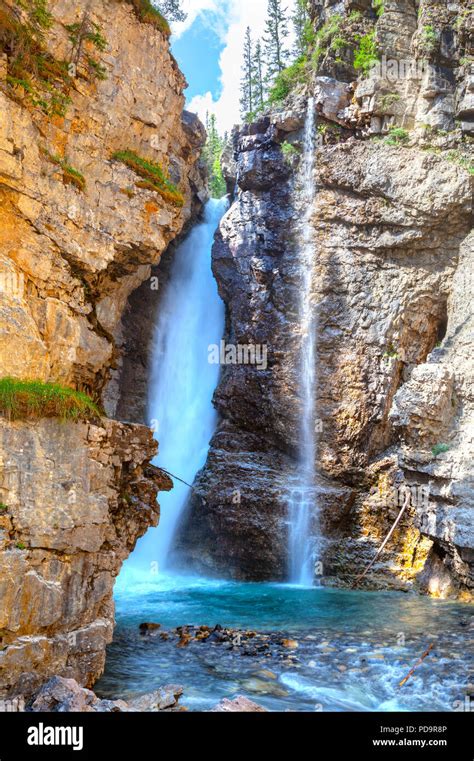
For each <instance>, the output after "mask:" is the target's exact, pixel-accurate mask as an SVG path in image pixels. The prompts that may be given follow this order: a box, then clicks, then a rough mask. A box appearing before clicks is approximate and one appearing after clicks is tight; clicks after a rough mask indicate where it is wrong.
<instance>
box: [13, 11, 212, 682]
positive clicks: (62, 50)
mask: <svg viewBox="0 0 474 761" xmlns="http://www.w3.org/2000/svg"><path fill="white" fill-rule="evenodd" d="M138 6H139V4H137V3H134V2H126V1H125V0H123V1H122V0H120V1H119V0H97V2H94V3H93V4H90V3H87V2H82V1H81V2H77V3H71V2H66V1H63V0H51V1H50V2H48V3H47V4H46V6H45V4H44V3H40V2H32V3H27V4H25V3H20V2H14V0H7V1H6V2H3V0H2V2H1V3H0V197H1V203H0V333H1V344H0V366H1V375H2V377H3V376H11V377H14V378H17V379H31V378H34V379H37V380H40V381H44V382H51V381H54V382H58V383H61V384H63V385H65V386H68V387H72V388H75V389H79V390H82V391H86V392H88V393H89V394H90V395H91V396H92V397H93V398H94V400H95V401H96V402H97V403H98V404H99V405H101V406H102V407H103V408H104V409H105V410H106V412H107V413H108V415H109V416H111V417H113V416H114V413H115V411H116V407H117V402H118V398H119V392H118V386H117V379H118V376H119V374H120V369H121V363H122V354H123V351H122V349H123V337H122V327H121V318H122V314H123V312H124V310H125V307H126V304H127V299H128V297H129V295H130V294H131V293H132V291H134V290H135V289H136V288H138V286H140V284H141V283H144V282H145V281H147V280H148V279H149V277H150V272H151V267H152V266H154V265H156V264H157V263H158V262H159V261H160V258H161V256H162V254H163V253H164V252H165V251H166V250H167V248H168V245H169V244H170V242H171V241H173V240H174V239H176V237H177V236H178V235H179V234H180V233H181V231H182V230H183V229H184V228H185V226H186V225H188V224H189V223H190V222H191V220H192V219H193V218H194V217H195V216H196V215H197V213H198V212H199V209H200V206H201V205H202V201H203V200H204V199H205V195H206V191H205V183H204V179H203V177H202V172H201V168H200V164H199V156H200V149H201V145H202V142H203V139H204V130H203V128H202V126H201V125H200V123H199V122H198V120H197V119H196V118H195V117H193V116H192V115H190V114H187V113H186V112H183V106H184V96H183V89H184V87H185V84H186V83H185V81H184V78H183V76H182V74H181V72H180V71H179V69H178V67H177V64H176V62H175V60H174V59H173V57H172V55H171V53H170V50H169V42H168V34H167V31H168V30H167V27H166V24H165V22H164V20H163V19H161V17H159V16H158V15H157V16H156V17H155V16H154V17H151V18H148V17H146V18H145V17H143V16H142V15H141V14H140V13H139V12H138V10H137V9H138ZM148 285H149V288H150V287H151V286H150V283H149V284H148ZM0 423H1V425H0V430H1V433H0V501H1V511H0V522H1V529H0V536H1V542H0V543H1V547H0V565H1V567H2V574H1V591H2V604H1V609H0V619H1V623H0V630H1V631H0V634H1V637H2V650H1V653H0V664H1V676H0V689H1V690H2V691H3V692H4V691H6V690H9V691H10V692H15V691H16V690H21V691H22V692H23V693H24V694H27V693H28V691H30V690H32V689H34V687H35V686H36V684H37V682H38V680H41V679H43V678H45V677H46V676H48V675H51V674H61V675H63V676H68V677H73V678H75V679H77V680H78V681H79V682H80V683H81V684H87V685H90V684H92V683H93V681H94V680H95V679H96V678H97V676H98V675H99V674H100V673H101V671H102V668H103V664H104V658H105V645H106V643H107V642H108V641H110V639H111V633H112V626H113V602H112V588H113V583H114V579H115V577H116V575H117V573H118V571H119V569H120V566H121V563H122V562H123V560H124V559H125V558H126V557H127V555H128V554H129V553H130V552H131V550H132V549H133V547H134V546H135V543H136V541H137V539H138V537H139V536H141V535H142V534H143V533H144V532H145V531H146V529H147V528H148V527H149V526H150V525H156V522H157V520H158V514H159V508H158V505H157V503H156V495H157V491H158V490H159V489H169V488H171V483H170V481H169V479H167V478H166V477H165V476H164V475H163V474H162V473H161V472H160V471H158V470H157V469H154V468H153V467H152V466H150V464H149V463H150V460H151V459H152V458H153V456H154V455H155V454H156V444H155V443H154V441H153V439H152V435H151V432H150V431H149V429H147V428H145V427H142V426H138V425H129V424H123V423H120V422H115V421H112V420H110V419H107V418H105V417H103V418H102V419H97V420H92V421H90V422H78V423H74V422H62V421H60V420H58V419H45V418H41V416H39V417H38V416H36V418H35V419H32V420H21V419H20V420H15V421H13V420H9V419H8V418H6V417H5V418H3V419H2V420H1V421H0Z"/></svg>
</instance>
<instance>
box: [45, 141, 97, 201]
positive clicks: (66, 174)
mask: <svg viewBox="0 0 474 761" xmlns="http://www.w3.org/2000/svg"><path fill="white" fill-rule="evenodd" d="M40 151H41V153H42V154H43V156H44V157H45V158H46V159H47V160H48V161H49V162H51V164H55V165H56V166H58V167H60V169H61V170H62V180H63V182H64V184H65V185H74V187H76V188H77V189H78V190H80V191H81V192H84V190H85V189H86V178H85V177H84V175H83V174H82V172H80V171H79V170H78V169H75V168H74V167H73V166H71V164H69V163H68V161H67V159H63V158H61V156H56V155H55V154H53V153H50V151H48V149H47V148H40Z"/></svg>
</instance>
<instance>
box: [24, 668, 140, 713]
mask: <svg viewBox="0 0 474 761" xmlns="http://www.w3.org/2000/svg"><path fill="white" fill-rule="evenodd" d="M30 710H32V711H35V712H36V711H38V712H41V711H45V712H53V713H93V712H98V713H116V712H119V713H121V712H124V711H127V710H128V706H127V703H126V702H125V701H123V700H100V699H99V698H98V697H97V696H96V695H95V693H94V692H92V690H87V689H86V688H84V687H81V686H80V685H79V684H78V683H77V682H76V681H75V680H74V679H65V678H63V677H60V676H55V677H52V678H51V679H49V680H48V681H47V682H46V683H45V684H44V685H43V686H42V687H41V689H40V690H39V692H38V694H37V695H36V697H35V699H34V700H33V702H32V703H31V705H30Z"/></svg>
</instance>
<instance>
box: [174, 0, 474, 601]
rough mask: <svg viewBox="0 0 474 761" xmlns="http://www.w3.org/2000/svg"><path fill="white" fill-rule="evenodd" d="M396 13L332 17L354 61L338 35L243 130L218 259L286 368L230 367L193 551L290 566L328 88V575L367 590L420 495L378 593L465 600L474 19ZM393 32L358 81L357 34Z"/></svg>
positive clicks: (279, 569) (240, 305)
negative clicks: (306, 244)
mask: <svg viewBox="0 0 474 761" xmlns="http://www.w3.org/2000/svg"><path fill="white" fill-rule="evenodd" d="M384 5H385V10H384V13H383V14H382V15H381V16H380V17H379V18H378V17H377V16H376V15H375V13H374V12H373V11H372V10H371V8H370V3H348V4H346V6H347V7H346V9H345V10H341V7H340V6H339V5H338V6H337V7H336V6H333V5H332V4H330V3H325V4H324V6H323V7H322V8H321V7H320V6H319V8H318V9H316V7H315V9H314V10H315V29H316V30H320V29H323V28H324V29H326V30H327V29H328V22H331V23H332V24H333V25H334V24H335V25H336V31H337V34H339V35H347V44H346V49H345V52H344V50H343V52H342V53H339V51H340V48H341V45H340V44H339V47H338V48H337V50H338V53H335V52H334V51H335V50H336V48H335V47H334V49H333V48H332V47H331V45H330V38H329V43H327V47H326V48H322V49H320V50H319V54H318V55H319V68H318V70H317V72H316V75H315V76H314V79H312V81H311V83H310V84H309V85H306V87H305V88H302V93H301V97H294V98H293V100H292V101H290V102H289V103H287V104H286V105H285V108H284V110H282V111H278V110H277V109H274V110H273V111H272V112H271V113H269V114H268V115H267V116H264V117H262V118H261V119H260V120H259V121H258V122H256V123H254V124H252V125H250V126H247V127H244V128H242V129H240V130H239V131H236V132H235V133H234V137H233V151H232V152H230V151H229V152H228V153H227V155H226V161H225V169H226V172H227V174H228V184H229V187H234V185H235V184H236V186H237V190H236V194H235V197H234V202H233V205H232V207H231V209H230V210H229V212H228V214H227V215H226V216H225V218H224V220H223V222H222V223H221V227H220V232H219V235H218V238H217V242H216V244H215V248H214V253H213V268H214V272H215V275H216V278H217V280H218V283H219V288H220V293H221V295H222V297H223V299H224V301H225V302H226V305H227V309H228V332H227V336H226V339H227V341H228V342H229V343H232V344H239V343H240V344H252V345H254V344H263V345H265V346H266V347H267V350H268V367H267V368H265V369H262V368H259V367H257V366H256V365H251V364H247V365H245V364H241V365H233V366H227V367H224V368H223V374H222V379H221V382H220V385H219V388H218V389H217V392H216V395H215V402H216V405H217V408H218V410H219V412H220V413H221V416H222V422H221V424H220V427H219V429H218V431H217V432H216V434H215V436H214V438H213V441H212V444H211V450H210V453H209V458H208V461H207V464H206V466H205V468H204V469H203V471H202V472H201V473H200V474H199V477H198V479H197V484H196V491H195V496H194V498H193V500H192V503H191V504H190V506H189V510H188V514H187V516H186V519H185V522H184V524H183V526H182V532H181V539H180V545H181V549H182V551H183V553H184V554H185V555H186V556H187V557H189V558H191V560H192V562H194V564H196V565H197V566H199V567H201V568H204V569H206V571H208V572H209V571H210V572H212V571H214V572H218V573H220V574H222V573H227V574H229V575H230V576H233V577H237V578H247V579H268V578H270V579H284V578H287V573H288V504H289V500H290V499H291V498H292V497H294V483H295V482H294V478H295V472H296V467H297V461H298V446H299V443H298V442H299V436H300V431H301V428H300V420H301V415H302V409H303V407H302V403H303V402H302V399H301V390H300V384H299V374H300V368H301V358H300V349H301V338H302V337H301V331H300V329H299V316H298V300H299V293H300V291H301V288H302V284H303V279H302V274H301V271H300V267H299V265H298V250H299V246H300V245H301V241H300V239H299V234H300V233H301V220H302V219H303V216H304V214H305V212H306V209H303V208H302V198H303V193H302V188H301V178H300V177H299V173H300V169H299V163H300V162H299V159H298V156H297V153H298V152H301V150H302V130H303V125H304V121H305V118H306V103H307V96H308V95H312V96H313V97H314V102H315V108H316V110H317V112H318V131H317V137H316V140H315V151H316V175H317V176H316V188H315V194H314V201H313V205H312V210H311V220H312V222H311V224H312V229H313V235H314V271H313V293H312V299H313V304H314V309H315V313H316V317H317V337H316V342H317V383H316V392H315V393H316V414H317V420H316V436H317V454H316V469H317V473H318V478H317V491H318V497H317V503H318V504H319V508H320V513H321V515H320V519H319V520H318V518H317V515H316V512H317V511H315V517H314V526H313V531H314V533H319V534H322V535H323V537H324V552H323V557H322V558H319V560H322V561H323V567H322V573H320V575H322V576H323V583H326V584H351V583H353V582H354V580H355V578H356V577H357V575H358V574H360V573H361V572H362V571H363V569H364V567H365V565H366V564H367V563H368V562H369V561H370V560H371V559H372V558H373V557H374V555H375V552H376V550H377V549H378V547H379V546H380V544H381V543H382V541H383V539H384V537H385V536H386V534H387V533H388V531H389V529H390V527H391V525H392V523H393V522H394V520H395V518H396V516H397V514H398V512H399V510H400V508H401V507H402V504H403V501H404V498H403V499H401V495H404V494H407V492H406V489H407V488H408V489H410V492H409V494H410V500H409V502H410V504H409V506H408V509H407V510H406V512H405V514H404V517H403V519H402V521H401V523H400V525H399V526H398V528H397V530H396V532H395V534H394V537H393V539H392V542H391V544H390V545H389V546H388V548H387V550H386V552H385V553H384V554H383V555H382V556H381V558H380V560H379V561H378V562H377V563H376V564H375V566H374V567H373V569H372V571H371V573H370V574H369V575H368V576H367V577H366V580H365V583H368V584H370V585H371V586H382V587H386V586H401V587H404V588H406V587H407V586H410V585H412V584H413V582H414V581H416V583H417V585H418V586H419V587H422V588H424V589H428V590H429V591H431V592H432V593H435V594H443V595H446V594H455V593H460V594H464V593H465V592H466V590H468V589H469V588H471V587H472V583H473V579H472V568H473V565H472V561H473V549H474V537H473V534H472V528H469V525H470V521H471V522H472V517H471V516H472V499H473V483H472V470H471V468H472V464H471V465H470V463H472V441H471V439H472V434H470V433H469V427H470V426H472V398H471V396H472V381H473V378H472V361H471V360H470V358H469V348H468V347H469V341H470V340H471V339H469V334H470V333H471V335H472V309H471V307H470V304H469V298H468V296H467V294H468V292H469V282H470V276H469V275H468V274H467V273H468V269H469V266H470V265H469V261H471V257H472V234H471V235H469V231H470V229H471V222H472V187H473V181H472V170H471V173H470V172H469V171H468V168H467V167H468V165H469V156H471V161H472V148H471V147H470V143H469V135H470V133H471V129H472V124H471V120H472V116H473V113H472V110H471V108H470V107H469V97H470V96H469V94H468V93H469V91H470V72H469V67H468V66H467V64H466V63H465V62H464V59H465V57H466V56H467V55H471V53H472V50H471V47H470V46H472V39H471V38H470V37H469V34H468V29H467V21H468V16H469V14H468V13H467V10H466V7H465V6H464V5H463V4H462V3H461V4H459V5H458V6H457V11H458V12H459V13H458V15H459V18H460V21H459V22H458V23H457V25H456V34H455V35H453V34H451V33H450V31H449V30H450V29H452V28H453V25H454V22H455V15H454V14H455V11H454V9H453V7H452V4H449V8H448V4H447V3H437V4H434V3H424V4H422V6H421V8H420V14H419V15H418V16H417V13H416V8H415V4H414V3H411V2H408V0H407V2H403V3H401V2H397V3H394V2H386V3H385V4H384ZM316 10H318V13H317V14H316ZM438 11H440V12H439V13H438ZM335 18H339V19H342V21H340V20H339V21H335ZM428 22H430V24H431V23H433V24H434V29H435V30H436V32H434V33H433V34H434V36H435V38H436V40H437V44H435V42H433V41H432V40H431V36H430V41H431V43H432V45H431V47H430V50H429V51H426V50H424V49H423V45H424V44H425V42H426V34H427V33H426V29H425V27H426V25H427V24H428ZM437 24H438V25H437ZM324 25H326V26H324ZM438 27H439V29H438ZM371 30H372V31H371ZM372 33H373V34H374V39H376V40H377V43H378V51H379V59H380V62H381V63H380V65H379V66H377V67H376V68H375V69H373V70H372V71H371V72H369V75H368V76H367V77H365V78H363V79H360V80H359V81H356V80H357V72H356V71H355V69H354V68H353V60H354V55H353V54H354V47H355V45H356V40H357V37H358V35H359V36H360V35H363V34H372ZM335 34H336V32H335ZM322 39H325V38H324V36H322ZM448 43H449V44H448ZM383 55H385V59H386V60H391V59H394V60H395V61H396V62H399V61H400V60H405V59H407V62H408V63H411V64H412V65H413V66H415V70H416V66H417V65H418V64H419V63H420V62H421V61H423V62H424V66H425V69H424V70H426V72H427V77H424V78H423V77H422V78H421V79H420V78H418V77H417V76H416V75H415V76H402V77H400V75H398V77H397V78H396V79H395V80H390V81H389V80H388V79H387V77H386V73H387V72H386V69H383V67H382V66H381V64H382V62H383V60H384V59H383V57H382V56H383ZM412 70H413V69H412ZM398 71H400V69H398ZM423 76H424V75H423ZM433 80H435V81H436V82H437V83H438V85H439V87H441V84H440V82H441V80H442V85H443V87H444V90H443V91H442V92H441V91H439V87H438V89H437V88H436V87H435V86H434V84H433ZM466 93H467V95H466ZM390 94H391V97H387V95H390ZM381 103H382V104H383V105H382V106H381V105H380V104H381ZM382 111H383V113H382ZM456 117H458V118H459V120H460V122H459V124H456V123H455V118H456ZM394 127H395V128H397V129H398V131H395V132H394V131H393V129H392V128H394ZM282 144H285V145H283V150H282ZM288 144H290V145H292V146H293V148H294V149H295V150H291V151H289V150H288ZM471 353H472V352H471ZM404 489H405V491H404Z"/></svg>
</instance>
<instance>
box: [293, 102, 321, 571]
mask: <svg viewBox="0 0 474 761" xmlns="http://www.w3.org/2000/svg"><path fill="white" fill-rule="evenodd" d="M315 137H316V119H315V108H314V99H313V98H309V100H308V110H307V115H306V123H305V131H304V148H303V157H302V165H301V172H300V178H299V179H300V185H301V194H302V207H303V209H304V216H303V219H302V221H301V227H300V230H299V235H298V255H299V266H300V271H301V273H302V280H301V300H300V305H299V326H300V330H301V336H302V340H301V361H300V390H301V400H302V416H301V423H300V462H299V467H298V475H297V478H296V482H295V485H294V487H293V489H292V492H291V495H290V504H289V548H288V551H289V562H290V569H289V571H290V581H291V582H293V583H296V584H302V585H305V586H308V585H311V584H312V583H313V579H314V563H315V559H316V556H317V549H318V548H317V537H315V536H314V531H313V527H314V523H315V517H316V512H317V501H316V489H315V455H316V419H315V418H316V414H315V413H316V410H315V389H316V319H315V310H314V304H313V298H312V285H313V272H314V261H315V243H314V232H313V228H312V224H311V215H312V213H313V203H314V197H315V191H316V188H315V180H314V172H315V151H316V139H315Z"/></svg>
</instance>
